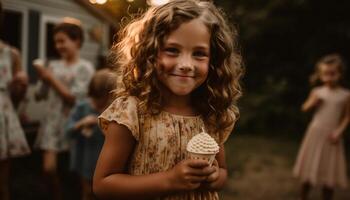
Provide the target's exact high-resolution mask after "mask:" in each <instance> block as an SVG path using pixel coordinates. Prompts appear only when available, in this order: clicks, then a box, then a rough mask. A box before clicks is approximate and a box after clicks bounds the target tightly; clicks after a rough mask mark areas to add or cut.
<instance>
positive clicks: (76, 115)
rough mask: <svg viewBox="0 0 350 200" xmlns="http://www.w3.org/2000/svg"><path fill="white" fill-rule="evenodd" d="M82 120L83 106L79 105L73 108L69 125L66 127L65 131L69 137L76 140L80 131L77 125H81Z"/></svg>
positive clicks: (68, 121)
mask: <svg viewBox="0 0 350 200" xmlns="http://www.w3.org/2000/svg"><path fill="white" fill-rule="evenodd" d="M81 118H82V108H81V104H78V105H76V106H74V107H73V109H72V111H71V112H70V114H69V117H68V120H67V124H66V126H65V131H64V132H65V134H66V136H67V137H69V138H74V137H75V136H76V135H77V133H78V130H79V129H80V128H78V127H77V126H78V125H77V124H78V123H79V121H81Z"/></svg>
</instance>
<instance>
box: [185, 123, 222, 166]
mask: <svg viewBox="0 0 350 200" xmlns="http://www.w3.org/2000/svg"><path fill="white" fill-rule="evenodd" d="M187 152H188V157H189V158H190V159H202V160H207V161H208V162H209V165H210V166H211V165H212V164H213V162H214V160H215V155H216V154H217V153H218V152H219V145H218V144H217V143H216V141H215V140H214V138H212V137H211V136H210V135H209V134H208V133H206V132H205V131H204V129H203V131H202V132H201V133H199V134H197V135H195V136H193V138H192V139H191V140H190V141H189V142H188V144H187Z"/></svg>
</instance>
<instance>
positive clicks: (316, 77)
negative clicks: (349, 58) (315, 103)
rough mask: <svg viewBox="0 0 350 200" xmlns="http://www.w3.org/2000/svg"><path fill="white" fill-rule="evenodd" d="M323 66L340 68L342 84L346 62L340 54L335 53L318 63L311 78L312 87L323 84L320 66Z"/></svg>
mask: <svg viewBox="0 0 350 200" xmlns="http://www.w3.org/2000/svg"><path fill="white" fill-rule="evenodd" d="M323 64H325V65H330V66H335V67H337V68H338V70H339V73H340V75H341V77H340V83H341V82H342V80H343V75H344V71H345V69H346V66H345V62H344V60H343V58H342V57H341V56H340V55H339V54H337V53H333V54H328V55H325V56H323V57H322V58H320V59H319V60H318V61H317V62H316V65H315V71H314V73H313V74H311V76H310V84H311V86H315V85H319V84H321V79H320V66H321V65H323Z"/></svg>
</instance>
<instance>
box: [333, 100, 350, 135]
mask: <svg viewBox="0 0 350 200" xmlns="http://www.w3.org/2000/svg"><path fill="white" fill-rule="evenodd" d="M349 122H350V98H348V100H347V103H346V106H345V112H344V116H343V118H342V120H341V121H340V124H339V126H338V127H337V129H336V130H335V131H334V132H333V133H332V134H331V140H332V141H333V142H337V141H338V139H339V138H340V137H341V136H342V135H343V133H344V131H345V129H346V127H347V126H348V124H349Z"/></svg>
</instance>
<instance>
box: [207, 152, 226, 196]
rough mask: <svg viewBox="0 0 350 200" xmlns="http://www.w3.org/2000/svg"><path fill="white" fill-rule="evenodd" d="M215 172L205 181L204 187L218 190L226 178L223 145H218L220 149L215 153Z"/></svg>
mask: <svg viewBox="0 0 350 200" xmlns="http://www.w3.org/2000/svg"><path fill="white" fill-rule="evenodd" d="M213 168H215V172H214V173H212V174H211V175H210V176H209V177H208V179H207V180H206V183H204V184H203V187H204V188H205V189H211V190H220V189H222V188H223V187H224V185H225V183H226V180H227V166H226V159H225V147H224V145H220V151H219V153H218V154H217V155H216V160H215V161H214V163H213Z"/></svg>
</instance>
